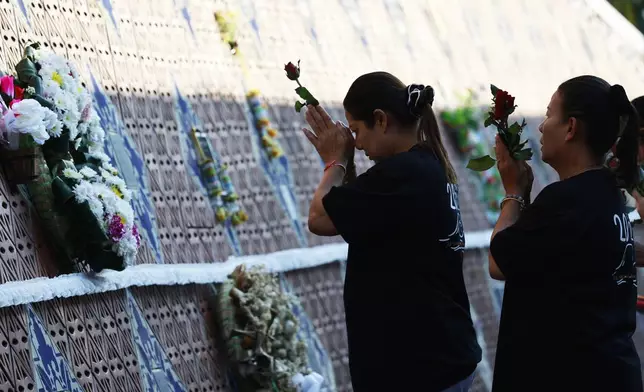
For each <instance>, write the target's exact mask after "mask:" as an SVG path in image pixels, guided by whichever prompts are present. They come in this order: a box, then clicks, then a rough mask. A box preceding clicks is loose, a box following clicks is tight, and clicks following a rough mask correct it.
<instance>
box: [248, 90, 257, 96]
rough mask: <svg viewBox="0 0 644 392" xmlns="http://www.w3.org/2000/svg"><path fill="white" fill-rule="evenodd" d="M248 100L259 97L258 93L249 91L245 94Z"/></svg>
mask: <svg viewBox="0 0 644 392" xmlns="http://www.w3.org/2000/svg"><path fill="white" fill-rule="evenodd" d="M246 96H247V97H248V98H255V97H257V96H259V91H258V90H250V91H249V92H248V94H246Z"/></svg>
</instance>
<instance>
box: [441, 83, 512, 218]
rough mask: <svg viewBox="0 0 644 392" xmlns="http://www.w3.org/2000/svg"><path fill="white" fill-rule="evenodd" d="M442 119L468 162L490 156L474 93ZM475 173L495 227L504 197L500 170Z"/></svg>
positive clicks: (443, 115) (443, 113)
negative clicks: (476, 157)
mask: <svg viewBox="0 0 644 392" xmlns="http://www.w3.org/2000/svg"><path fill="white" fill-rule="evenodd" d="M440 118H441V120H442V122H443V124H445V126H446V128H447V131H448V132H449V133H450V134H451V135H452V136H453V139H454V140H455V141H456V146H457V148H458V149H459V151H460V152H461V153H462V154H463V157H464V159H465V160H469V159H471V158H472V157H474V156H483V155H486V154H489V153H490V147H489V145H488V143H487V141H486V140H485V138H484V135H483V134H482V133H481V130H482V125H483V116H482V112H481V110H480V109H479V108H477V107H475V105H474V94H473V93H472V92H471V91H470V92H469V94H468V96H467V97H466V98H465V101H464V103H463V105H462V106H460V107H458V108H456V109H453V110H445V111H443V112H441V113H440ZM475 173H477V175H476V178H477V179H478V181H477V185H478V188H479V195H480V199H481V201H482V202H483V203H484V204H485V208H486V209H485V215H486V217H487V219H488V221H489V222H490V223H492V224H493V223H495V222H496V220H497V219H498V214H499V211H500V210H499V203H500V202H501V200H502V199H503V196H504V194H503V187H502V185H501V177H500V176H499V172H498V170H494V168H491V169H488V170H485V171H477V172H475Z"/></svg>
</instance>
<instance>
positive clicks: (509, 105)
mask: <svg viewBox="0 0 644 392" xmlns="http://www.w3.org/2000/svg"><path fill="white" fill-rule="evenodd" d="M513 110H514V97H513V96H512V95H510V94H508V92H507V91H503V90H500V89H499V90H498V91H497V92H496V96H495V97H494V119H495V120H501V119H503V118H506V117H507V116H508V115H509V114H510V113H512V112H513Z"/></svg>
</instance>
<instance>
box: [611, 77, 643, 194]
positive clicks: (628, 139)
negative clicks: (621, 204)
mask: <svg viewBox="0 0 644 392" xmlns="http://www.w3.org/2000/svg"><path fill="white" fill-rule="evenodd" d="M614 89H615V90H621V92H620V91H617V92H616V93H615V95H616V96H615V99H618V101H617V106H616V110H617V113H619V127H620V130H621V137H619V138H618V139H617V142H616V144H615V157H616V158H617V159H618V160H619V161H618V162H619V166H618V167H617V169H616V170H615V175H616V176H617V181H618V183H619V184H620V186H621V187H623V188H626V189H628V190H632V189H633V188H634V187H635V185H637V183H638V182H639V178H640V171H639V166H638V164H637V153H638V134H639V127H640V125H639V116H638V114H637V111H636V110H635V107H634V106H633V105H632V104H631V103H630V102H628V97H627V96H626V93H625V92H624V89H623V88H622V87H621V86H619V85H615V86H612V87H611V92H612V90H614Z"/></svg>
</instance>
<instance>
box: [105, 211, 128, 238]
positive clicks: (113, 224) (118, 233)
mask: <svg viewBox="0 0 644 392" xmlns="http://www.w3.org/2000/svg"><path fill="white" fill-rule="evenodd" d="M124 234H125V225H124V224H123V220H122V219H121V217H120V216H118V215H112V219H110V221H109V225H108V227H107V235H108V236H109V237H110V238H111V239H112V241H114V242H118V241H119V240H120V239H121V238H122V237H123V235H124Z"/></svg>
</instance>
